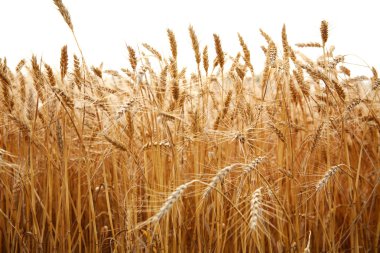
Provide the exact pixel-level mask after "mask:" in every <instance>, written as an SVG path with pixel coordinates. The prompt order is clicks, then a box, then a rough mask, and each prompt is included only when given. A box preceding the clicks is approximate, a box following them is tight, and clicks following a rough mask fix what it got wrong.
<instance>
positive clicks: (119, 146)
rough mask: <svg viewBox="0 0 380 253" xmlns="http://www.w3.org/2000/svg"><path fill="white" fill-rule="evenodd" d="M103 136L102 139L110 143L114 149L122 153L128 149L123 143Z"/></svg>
mask: <svg viewBox="0 0 380 253" xmlns="http://www.w3.org/2000/svg"><path fill="white" fill-rule="evenodd" d="M103 136H104V138H105V139H106V140H107V141H108V142H109V143H111V144H112V146H114V147H115V148H117V149H120V150H122V151H128V148H127V146H126V145H125V144H124V143H122V142H120V141H117V140H115V139H113V138H111V137H110V136H108V135H103Z"/></svg>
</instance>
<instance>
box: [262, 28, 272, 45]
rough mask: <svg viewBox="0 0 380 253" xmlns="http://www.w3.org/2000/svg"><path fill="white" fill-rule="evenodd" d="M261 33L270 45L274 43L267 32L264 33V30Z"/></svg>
mask: <svg viewBox="0 0 380 253" xmlns="http://www.w3.org/2000/svg"><path fill="white" fill-rule="evenodd" d="M260 33H261V35H262V36H263V37H264V39H265V40H266V41H267V43H268V44H270V43H271V42H272V43H273V40H272V38H271V37H270V36H269V35H268V34H267V33H266V32H264V31H263V30H262V29H260Z"/></svg>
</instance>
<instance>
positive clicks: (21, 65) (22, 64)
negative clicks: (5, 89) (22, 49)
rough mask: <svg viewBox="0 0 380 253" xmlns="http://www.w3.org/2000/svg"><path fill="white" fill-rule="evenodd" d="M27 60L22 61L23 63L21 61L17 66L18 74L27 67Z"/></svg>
mask: <svg viewBox="0 0 380 253" xmlns="http://www.w3.org/2000/svg"><path fill="white" fill-rule="evenodd" d="M25 63H26V61H25V59H22V60H21V61H19V63H18V64H17V66H16V72H20V71H21V69H22V68H23V67H24V66H25Z"/></svg>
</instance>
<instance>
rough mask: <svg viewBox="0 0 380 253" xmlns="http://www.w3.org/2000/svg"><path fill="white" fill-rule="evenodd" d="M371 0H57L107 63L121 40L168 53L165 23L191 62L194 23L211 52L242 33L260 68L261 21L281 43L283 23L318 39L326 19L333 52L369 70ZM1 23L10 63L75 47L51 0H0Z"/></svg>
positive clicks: (302, 37)
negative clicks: (190, 29)
mask: <svg viewBox="0 0 380 253" xmlns="http://www.w3.org/2000/svg"><path fill="white" fill-rule="evenodd" d="M376 2H377V1H370V0H362V1H351V0H349V1H332V0H331V1H328V0H322V1H321V0H319V1H301V0H287V1H264V0H263V1H243V0H235V1H224V0H219V1H214V0H213V1H207V0H203V1H200V0H192V1H175V0H161V1H154V0H135V1H127V0H108V1H106V0H103V1H100V0H63V3H64V4H65V5H66V7H67V8H68V10H69V12H70V14H71V19H72V22H73V24H74V29H75V33H76V34H77V37H78V40H79V43H80V45H81V47H82V49H83V52H84V56H85V58H86V60H87V62H88V64H89V65H95V66H98V65H100V63H102V62H103V63H104V67H105V68H106V69H116V70H118V69H120V68H121V67H126V66H127V65H128V54H127V50H126V44H128V45H130V46H132V47H134V48H135V49H137V46H138V45H139V44H140V43H142V42H147V43H149V44H151V45H152V46H154V47H156V48H157V49H158V50H159V51H160V52H161V53H163V54H164V55H166V56H168V55H169V53H170V47H169V45H168V42H167V36H166V29H167V28H170V29H172V30H173V31H174V32H175V34H176V38H177V43H178V46H179V50H178V51H179V53H178V57H179V65H180V67H184V66H186V67H188V68H190V69H192V68H194V65H195V61H194V57H193V51H192V49H191V43H190V39H189V36H188V30H187V28H188V26H189V24H192V25H193V26H194V28H195V30H196V33H197V35H198V38H199V40H200V44H201V48H203V46H204V45H206V44H208V45H209V49H210V50H212V51H210V54H211V56H212V54H213V51H214V48H213V37H212V34H213V33H217V34H219V35H220V36H221V39H222V46H223V50H224V51H226V52H228V53H229V54H230V55H235V54H236V52H237V51H238V50H240V46H239V42H238V39H237V32H239V33H241V34H242V36H243V38H244V39H245V41H246V43H247V44H248V46H249V49H250V50H251V58H252V63H253V65H254V68H255V69H256V70H261V69H262V65H263V63H264V56H263V53H262V51H261V49H260V45H265V40H264V39H263V38H262V37H261V35H260V33H259V28H262V29H263V30H264V31H266V32H267V33H268V34H269V35H270V36H272V38H273V39H274V40H275V41H276V42H278V43H280V42H281V28H282V25H283V24H284V23H285V24H286V26H287V31H288V40H289V42H290V44H291V45H294V44H295V43H299V42H312V41H317V42H318V41H320V34H319V26H320V22H321V20H323V19H326V20H327V21H328V22H329V25H330V36H329V40H328V44H330V45H332V44H333V45H335V47H336V54H345V55H346V54H347V55H350V56H349V57H347V58H346V61H347V67H349V68H351V69H354V71H355V72H357V73H358V74H359V73H360V74H368V75H369V74H370V70H369V68H368V65H369V66H375V67H376V68H378V69H379V67H380V53H379V47H380V36H379V35H380V34H379V31H378V27H379V25H380V22H379V21H380V15H379V8H378V4H376ZM0 24H1V36H0V57H4V56H6V57H7V60H8V63H9V65H10V66H15V65H16V64H17V62H18V61H19V60H20V59H22V58H26V59H30V57H31V56H32V54H36V55H37V56H38V57H39V58H40V57H42V58H43V59H44V61H45V62H47V63H49V64H51V65H52V66H54V67H55V68H56V69H57V67H58V66H59V57H60V49H61V47H62V46H63V45H65V44H67V45H68V47H69V53H70V55H71V59H72V54H73V53H77V48H76V45H75V43H74V40H73V37H72V35H71V33H70V30H69V29H68V27H67V26H66V24H65V22H64V21H63V19H62V17H61V16H60V14H59V12H58V11H57V9H56V7H55V5H54V3H53V1H52V0H34V1H31V0H8V1H6V0H0ZM317 50H318V49H307V50H306V51H305V52H306V53H307V54H308V53H309V52H311V53H312V52H313V51H317ZM357 65H364V67H361V66H359V67H358V66H357ZM355 72H354V73H355Z"/></svg>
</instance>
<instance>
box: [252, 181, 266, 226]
mask: <svg viewBox="0 0 380 253" xmlns="http://www.w3.org/2000/svg"><path fill="white" fill-rule="evenodd" d="M261 189H262V187H260V188H257V189H256V190H255V191H254V192H253V194H252V199H251V210H250V220H249V228H250V229H251V230H252V231H255V230H256V228H257V225H258V223H259V222H260V218H261V214H262V201H263V196H262V193H261Z"/></svg>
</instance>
